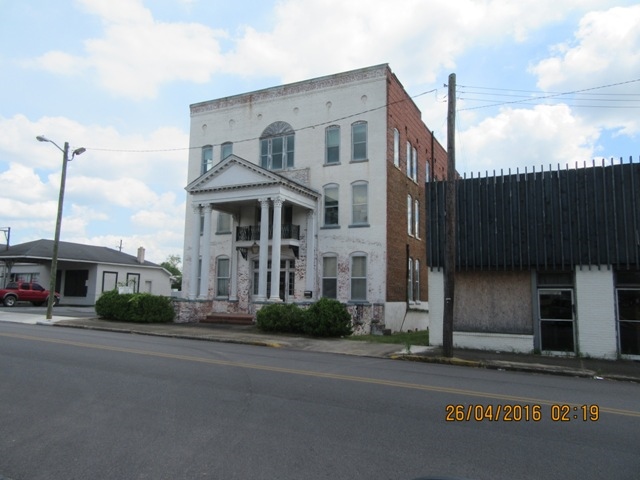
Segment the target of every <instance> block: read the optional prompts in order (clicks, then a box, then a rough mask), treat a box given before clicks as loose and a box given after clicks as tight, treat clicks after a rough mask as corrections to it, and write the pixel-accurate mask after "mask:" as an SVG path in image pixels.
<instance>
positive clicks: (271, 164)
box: [260, 122, 295, 170]
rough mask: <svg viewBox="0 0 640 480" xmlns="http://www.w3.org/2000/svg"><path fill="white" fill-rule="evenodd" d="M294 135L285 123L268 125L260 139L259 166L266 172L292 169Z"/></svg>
mask: <svg viewBox="0 0 640 480" xmlns="http://www.w3.org/2000/svg"><path fill="white" fill-rule="evenodd" d="M294 147H295V134H294V132H293V128H291V125H289V124H288V123H286V122H275V123H272V124H271V125H269V126H268V127H267V128H266V129H265V130H264V132H262V136H261V137H260V166H262V168H266V169H267V170H283V169H286V168H293V160H294V156H293V152H294Z"/></svg>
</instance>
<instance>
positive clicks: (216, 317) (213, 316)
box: [200, 312, 253, 325]
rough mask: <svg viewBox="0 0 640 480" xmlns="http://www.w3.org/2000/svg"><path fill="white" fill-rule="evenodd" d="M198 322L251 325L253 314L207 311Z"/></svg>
mask: <svg viewBox="0 0 640 480" xmlns="http://www.w3.org/2000/svg"><path fill="white" fill-rule="evenodd" d="M200 323H213V324H219V325H253V315H250V314H248V313H225V312H212V313H209V314H208V315H207V316H206V317H205V318H204V319H202V320H200Z"/></svg>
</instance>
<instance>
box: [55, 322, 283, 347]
mask: <svg viewBox="0 0 640 480" xmlns="http://www.w3.org/2000/svg"><path fill="white" fill-rule="evenodd" d="M52 325H53V326H55V327H63V328H80V329H84V330H96V331H99V332H115V333H129V334H133V335H146V336H149V337H164V338H183V339H185V340H200V341H205V342H219V343H232V344H237V345H253V346H256V347H270V348H282V346H283V345H282V344H280V343H277V342H268V341H262V340H238V339H235V338H212V337H202V336H197V335H181V334H174V333H158V332H144V331H141V330H134V329H130V328H114V327H96V326H92V325H68V324H67V325H64V324H59V323H54V324H52Z"/></svg>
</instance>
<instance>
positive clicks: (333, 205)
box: [324, 183, 340, 227]
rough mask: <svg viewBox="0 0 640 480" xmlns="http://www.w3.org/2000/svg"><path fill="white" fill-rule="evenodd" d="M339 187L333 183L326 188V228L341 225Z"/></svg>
mask: <svg viewBox="0 0 640 480" xmlns="http://www.w3.org/2000/svg"><path fill="white" fill-rule="evenodd" d="M339 192H340V190H339V187H338V185H337V184H335V183H332V184H330V185H327V186H325V187H324V226H325V227H335V226H338V225H339V224H340V217H339V206H340V205H339Z"/></svg>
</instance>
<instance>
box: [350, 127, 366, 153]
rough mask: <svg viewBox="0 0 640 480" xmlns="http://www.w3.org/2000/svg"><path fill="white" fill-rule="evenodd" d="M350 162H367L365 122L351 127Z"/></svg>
mask: <svg viewBox="0 0 640 480" xmlns="http://www.w3.org/2000/svg"><path fill="white" fill-rule="evenodd" d="M351 160H352V161H354V162H361V161H364V160H367V122H357V123H354V124H353V125H351Z"/></svg>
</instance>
